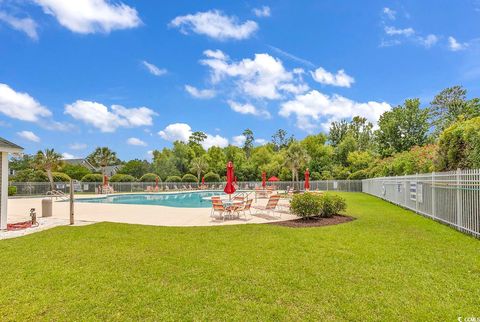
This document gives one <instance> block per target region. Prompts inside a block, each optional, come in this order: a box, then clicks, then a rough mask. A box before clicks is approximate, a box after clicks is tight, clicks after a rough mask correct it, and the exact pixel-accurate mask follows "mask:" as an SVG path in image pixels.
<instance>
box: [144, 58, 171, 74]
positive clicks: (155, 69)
mask: <svg viewBox="0 0 480 322" xmlns="http://www.w3.org/2000/svg"><path fill="white" fill-rule="evenodd" d="M142 64H143V66H145V67H146V68H147V70H148V71H149V72H150V74H152V75H155V76H162V75H165V74H166V73H167V70H166V69H163V68H158V67H157V66H155V65H154V64H151V63H149V62H148V61H146V60H144V61H142Z"/></svg>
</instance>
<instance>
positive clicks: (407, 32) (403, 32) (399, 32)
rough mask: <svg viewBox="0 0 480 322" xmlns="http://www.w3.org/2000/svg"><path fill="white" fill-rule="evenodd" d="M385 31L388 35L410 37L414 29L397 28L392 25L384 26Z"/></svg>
mask: <svg viewBox="0 0 480 322" xmlns="http://www.w3.org/2000/svg"><path fill="white" fill-rule="evenodd" d="M385 33H386V34H387V35H389V36H405V37H410V36H412V35H413V34H415V30H414V29H413V28H404V29H397V28H395V27H392V26H386V27H385Z"/></svg>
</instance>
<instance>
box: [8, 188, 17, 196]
mask: <svg viewBox="0 0 480 322" xmlns="http://www.w3.org/2000/svg"><path fill="white" fill-rule="evenodd" d="M16 194H17V187H14V186H10V187H8V195H9V196H15V195H16Z"/></svg>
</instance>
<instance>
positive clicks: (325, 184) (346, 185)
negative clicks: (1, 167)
mask: <svg viewBox="0 0 480 322" xmlns="http://www.w3.org/2000/svg"><path fill="white" fill-rule="evenodd" d="M303 184H304V182H303V181H301V182H296V183H295V187H296V188H297V189H300V190H303ZM10 185H11V186H15V187H16V188H17V193H16V196H44V195H45V194H46V193H47V192H48V191H50V190H52V189H51V187H50V183H48V182H11V183H10ZM101 185H102V183H99V182H76V183H74V189H75V192H76V193H98V191H99V190H98V189H99V187H100V186H101ZM109 185H110V186H111V187H112V188H113V190H114V192H124V193H126V192H138V193H140V192H146V191H152V190H153V189H154V188H155V182H110V183H109ZM260 185H261V182H258V181H251V182H238V189H239V190H251V189H255V187H258V186H260ZM267 185H269V186H270V185H273V186H275V187H276V189H278V190H287V189H288V188H291V187H292V182H291V181H279V182H268V183H267ZM205 186H206V188H207V189H209V190H223V188H224V187H225V182H206V183H205ZM54 188H55V190H58V191H62V192H63V193H65V194H68V193H69V192H70V183H63V182H55V184H54ZM158 188H159V191H178V190H195V189H198V184H197V183H188V182H176V183H175V182H159V184H158ZM310 190H313V191H315V190H322V191H330V190H331V191H351V192H361V191H362V181H361V180H323V181H310Z"/></svg>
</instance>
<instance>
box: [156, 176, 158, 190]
mask: <svg viewBox="0 0 480 322" xmlns="http://www.w3.org/2000/svg"><path fill="white" fill-rule="evenodd" d="M155 186H156V187H157V188H158V177H155Z"/></svg>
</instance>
